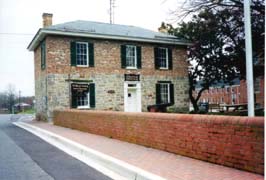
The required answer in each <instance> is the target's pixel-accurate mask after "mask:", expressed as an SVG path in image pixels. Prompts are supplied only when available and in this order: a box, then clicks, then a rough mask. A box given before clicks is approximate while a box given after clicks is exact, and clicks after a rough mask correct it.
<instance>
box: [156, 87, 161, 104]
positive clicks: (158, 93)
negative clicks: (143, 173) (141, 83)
mask: <svg viewBox="0 0 266 180" xmlns="http://www.w3.org/2000/svg"><path fill="white" fill-rule="evenodd" d="M161 103H162V101H161V88H160V84H159V83H158V84H156V104H161Z"/></svg>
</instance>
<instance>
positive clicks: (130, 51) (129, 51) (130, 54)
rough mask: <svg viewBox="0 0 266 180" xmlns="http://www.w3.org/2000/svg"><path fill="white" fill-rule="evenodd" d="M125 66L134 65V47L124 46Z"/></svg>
mask: <svg viewBox="0 0 266 180" xmlns="http://www.w3.org/2000/svg"><path fill="white" fill-rule="evenodd" d="M126 66H127V67H136V47H135V46H126Z"/></svg>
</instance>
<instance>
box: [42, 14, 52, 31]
mask: <svg viewBox="0 0 266 180" xmlns="http://www.w3.org/2000/svg"><path fill="white" fill-rule="evenodd" d="M42 19H43V28H45V27H48V26H51V25H53V14H50V13H43V14H42Z"/></svg>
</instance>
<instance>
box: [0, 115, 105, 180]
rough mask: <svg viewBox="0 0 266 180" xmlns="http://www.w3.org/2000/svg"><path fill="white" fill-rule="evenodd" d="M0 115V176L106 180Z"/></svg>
mask: <svg viewBox="0 0 266 180" xmlns="http://www.w3.org/2000/svg"><path fill="white" fill-rule="evenodd" d="M18 118H19V116H12V115H0V179H1V180H53V179H55V180H83V179H84V180H85V179H86V180H110V178H108V177H106V176H104V175H103V174H101V173H99V172H98V171H96V170H94V169H93V168H90V167H89V166H87V165H86V164H84V163H82V162H80V161H78V160H76V159H74V158H73V157H71V156H69V155H68V154H66V153H64V152H62V151H61V150H59V149H57V148H55V147H54V146H52V145H50V144H48V143H46V142H45V141H43V140H41V139H40V138H38V137H36V136H34V135H32V134H31V133H29V132H27V131H25V130H23V129H21V128H18V127H16V126H14V125H13V124H12V122H14V121H17V120H18Z"/></svg>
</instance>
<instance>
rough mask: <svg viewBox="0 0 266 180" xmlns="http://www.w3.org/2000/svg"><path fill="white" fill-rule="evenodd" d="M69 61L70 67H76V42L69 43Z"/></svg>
mask: <svg viewBox="0 0 266 180" xmlns="http://www.w3.org/2000/svg"><path fill="white" fill-rule="evenodd" d="M70 59H71V66H76V65H77V60H76V42H74V41H73V42H71V43H70Z"/></svg>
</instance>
